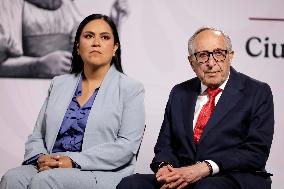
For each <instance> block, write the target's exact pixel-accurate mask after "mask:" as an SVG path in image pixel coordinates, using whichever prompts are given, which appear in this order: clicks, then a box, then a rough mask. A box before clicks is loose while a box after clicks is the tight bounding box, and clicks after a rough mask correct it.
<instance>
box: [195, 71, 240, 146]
mask: <svg viewBox="0 0 284 189" xmlns="http://www.w3.org/2000/svg"><path fill="white" fill-rule="evenodd" d="M242 88H243V84H242V81H241V79H240V78H239V76H238V73H237V72H236V71H235V70H234V69H233V68H232V67H231V70H230V78H229V80H228V83H227V84H226V87H225V89H224V91H223V93H222V95H221V97H220V99H219V101H218V103H217V105H216V107H215V110H214V112H213V113H212V115H211V117H210V119H209V120H208V123H207V125H206V127H205V128H204V130H203V133H202V135H201V138H200V143H201V142H202V140H203V139H204V138H205V137H206V135H207V134H208V133H209V132H210V131H211V130H212V129H213V128H214V127H215V126H216V125H217V124H218V122H219V121H220V120H222V119H223V118H224V116H225V115H226V114H227V113H228V112H229V111H230V110H231V109H232V108H233V107H234V106H235V105H236V104H237V103H238V101H239V100H240V99H241V98H242V97H243V94H242V92H241V89H242Z"/></svg>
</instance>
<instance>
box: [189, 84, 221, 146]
mask: <svg viewBox="0 0 284 189" xmlns="http://www.w3.org/2000/svg"><path fill="white" fill-rule="evenodd" d="M221 91H222V90H221V89H219V88H217V89H210V88H208V89H207V93H208V95H209V100H208V102H207V103H206V104H204V105H203V107H202V109H201V111H200V114H199V116H198V119H197V122H196V125H195V127H194V141H195V143H196V144H198V143H199V141H200V137H201V134H202V132H203V129H204V128H205V126H206V123H207V122H208V120H209V118H210V116H211V114H212V112H213V111H214V108H215V97H216V96H217V95H218V94H219V93H220V92H221Z"/></svg>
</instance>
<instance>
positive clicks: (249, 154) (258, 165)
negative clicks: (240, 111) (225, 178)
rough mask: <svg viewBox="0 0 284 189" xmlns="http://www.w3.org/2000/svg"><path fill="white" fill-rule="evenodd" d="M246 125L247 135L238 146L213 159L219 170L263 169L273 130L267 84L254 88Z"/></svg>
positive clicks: (269, 94) (269, 93)
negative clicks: (226, 153) (254, 91)
mask: <svg viewBox="0 0 284 189" xmlns="http://www.w3.org/2000/svg"><path fill="white" fill-rule="evenodd" d="M248 127H249V128H248V133H247V136H246V138H245V140H244V142H243V143H242V144H241V145H240V146H238V147H237V148H233V149H231V150H230V151H229V152H228V155H227V156H220V157H217V158H216V159H213V161H215V162H216V163H217V164H218V165H219V166H220V168H221V171H230V170H240V171H243V170H244V171H250V170H253V171H258V170H262V169H264V167H265V164H266V161H267V159H268V156H269V152H270V147H271V143H272V139H273V132H274V105H273V96H272V92H271V89H270V87H269V86H268V85H267V84H263V85H262V86H260V87H259V88H258V90H256V93H255V97H254V100H253V103H252V113H251V116H250V118H249V120H248Z"/></svg>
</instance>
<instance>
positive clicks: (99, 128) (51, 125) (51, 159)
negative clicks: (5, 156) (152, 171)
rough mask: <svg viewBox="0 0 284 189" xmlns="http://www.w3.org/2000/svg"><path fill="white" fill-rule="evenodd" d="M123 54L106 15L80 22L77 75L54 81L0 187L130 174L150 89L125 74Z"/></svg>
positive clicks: (96, 181)
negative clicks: (19, 157)
mask: <svg viewBox="0 0 284 189" xmlns="http://www.w3.org/2000/svg"><path fill="white" fill-rule="evenodd" d="M120 54H121V50H120V42H119V37H118V33H117V29H116V27H115V25H114V23H113V22H112V21H111V20H110V19H109V18H108V17H107V16H104V15H99V14H93V15H90V16H88V17H86V18H85V19H84V20H83V21H82V22H81V24H80V25H79V27H78V30H77V33H76V37H75V42H74V46H73V52H72V55H73V58H72V69H71V73H72V74H69V75H63V76H58V77H55V78H54V79H53V80H52V82H51V86H50V89H49V93H48V97H47V99H46V101H45V103H44V105H43V107H42V109H41V111H40V114H39V117H38V120H37V123H36V126H35V129H34V131H33V134H32V135H31V136H30V137H29V139H28V141H27V143H26V152H25V158H24V162H23V164H24V165H23V166H21V167H18V168H15V169H12V170H10V171H8V172H7V173H6V174H5V175H4V176H3V178H2V180H1V183H0V188H1V189H4V188H14V189H16V188H27V186H29V188H31V189H32V188H43V189H45V188H96V189H97V188H110V189H113V188H115V186H116V185H117V184H118V183H119V181H120V180H121V179H122V178H123V177H125V176H127V175H130V174H132V172H133V170H134V163H135V161H136V159H135V154H136V153H137V151H138V148H139V145H140V142H141V139H142V136H143V131H144V125H145V113H144V88H143V86H142V85H141V84H140V83H138V82H136V81H134V80H132V79H130V78H129V77H127V76H126V75H124V74H123V71H122V67H121V63H120ZM66 110H67V111H66ZM34 165H35V166H34Z"/></svg>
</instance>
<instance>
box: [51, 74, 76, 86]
mask: <svg viewBox="0 0 284 189" xmlns="http://www.w3.org/2000/svg"><path fill="white" fill-rule="evenodd" d="M76 78H78V75H75V74H64V75H59V76H55V77H54V78H53V79H52V83H54V84H58V83H64V82H66V81H69V80H70V79H76Z"/></svg>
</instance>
